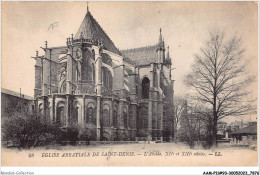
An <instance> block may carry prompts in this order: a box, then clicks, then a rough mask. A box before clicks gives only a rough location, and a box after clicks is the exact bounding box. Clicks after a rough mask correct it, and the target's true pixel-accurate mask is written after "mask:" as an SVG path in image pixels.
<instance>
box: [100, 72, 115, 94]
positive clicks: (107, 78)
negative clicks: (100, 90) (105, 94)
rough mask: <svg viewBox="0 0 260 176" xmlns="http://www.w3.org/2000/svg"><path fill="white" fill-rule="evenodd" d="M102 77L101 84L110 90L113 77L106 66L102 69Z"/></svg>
mask: <svg viewBox="0 0 260 176" xmlns="http://www.w3.org/2000/svg"><path fill="white" fill-rule="evenodd" d="M102 78H103V85H104V87H105V88H107V89H108V90H112V87H113V77H112V74H111V72H110V70H109V69H108V68H106V67H103V69H102Z"/></svg>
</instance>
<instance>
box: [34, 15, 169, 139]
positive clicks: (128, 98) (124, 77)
mask: <svg viewBox="0 0 260 176" xmlns="http://www.w3.org/2000/svg"><path fill="white" fill-rule="evenodd" d="M160 35H161V34H160ZM42 49H43V50H44V52H45V54H44V55H43V56H38V54H37V55H36V57H34V58H35V60H36V64H35V89H34V91H35V101H36V102H37V103H36V104H37V105H38V107H37V108H38V112H39V113H41V114H42V116H43V117H42V118H43V119H49V121H50V123H53V124H55V125H57V126H58V127H61V128H63V129H67V128H70V127H71V126H73V124H77V125H78V126H84V127H86V128H90V129H93V130H94V131H95V135H94V136H95V140H106V141H107V140H137V139H138V138H140V139H141V138H145V139H146V140H162V139H163V138H162V135H161V134H162V131H163V124H162V122H163V118H164V117H163V112H162V111H163V109H164V108H163V107H164V106H163V98H164V97H165V96H169V97H170V96H172V93H173V91H170V90H169V89H170V88H171V87H172V86H171V82H170V79H171V78H170V77H169V70H170V68H171V63H170V62H169V58H168V61H167V62H164V60H165V53H164V52H165V49H164V41H162V40H159V43H158V44H155V45H153V46H149V47H142V48H137V49H130V50H124V51H119V50H118V48H116V47H115V45H114V43H113V42H112V40H111V39H110V38H109V37H108V35H107V34H106V33H105V31H104V30H103V29H102V27H101V26H100V25H99V24H98V23H97V21H96V20H95V19H94V17H93V16H92V14H91V13H90V12H89V11H88V12H87V14H86V16H85V17H84V19H83V21H82V24H81V25H80V27H79V29H78V31H77V33H76V35H75V36H74V35H71V37H69V38H67V42H66V44H65V45H64V46H62V47H48V43H47V42H46V44H45V47H44V48H42ZM164 64H167V69H168V70H167V71H163V69H164V67H165V68H166V66H165V65H164ZM166 73H167V74H166ZM162 74H164V75H162ZM166 88H167V91H166ZM172 88H173V87H172ZM167 94H168V95H167ZM169 101H170V100H169ZM169 101H168V103H170V102H169ZM46 102H48V105H47V103H46ZM92 139H93V138H92Z"/></svg>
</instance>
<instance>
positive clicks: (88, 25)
mask: <svg viewBox="0 0 260 176" xmlns="http://www.w3.org/2000/svg"><path fill="white" fill-rule="evenodd" d="M81 37H83V38H84V39H91V40H92V39H94V40H96V41H98V40H100V41H102V42H103V44H104V46H105V48H106V49H107V50H108V51H111V52H113V53H115V54H118V55H121V53H120V51H119V50H118V49H117V48H116V46H115V45H114V43H113V42H112V40H111V39H110V38H109V37H108V35H107V34H106V33H105V31H104V30H103V29H102V27H101V26H100V25H99V24H98V22H97V21H96V20H95V19H94V17H93V16H92V15H91V13H90V12H89V11H88V12H87V14H86V16H85V18H84V19H83V21H82V23H81V25H80V27H79V29H78V31H77V33H76V35H75V37H74V39H80V38H81Z"/></svg>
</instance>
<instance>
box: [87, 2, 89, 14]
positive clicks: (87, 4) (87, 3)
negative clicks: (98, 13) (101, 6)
mask: <svg viewBox="0 0 260 176" xmlns="http://www.w3.org/2000/svg"><path fill="white" fill-rule="evenodd" d="M88 3H89V2H88V1H87V12H89V11H88Z"/></svg>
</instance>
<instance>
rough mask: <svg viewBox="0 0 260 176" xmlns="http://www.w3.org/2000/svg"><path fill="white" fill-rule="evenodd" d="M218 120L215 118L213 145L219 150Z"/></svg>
mask: <svg viewBox="0 0 260 176" xmlns="http://www.w3.org/2000/svg"><path fill="white" fill-rule="evenodd" d="M217 125H218V123H217V119H215V118H214V122H213V128H212V132H213V134H212V135H213V136H212V144H213V147H215V148H217Z"/></svg>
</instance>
